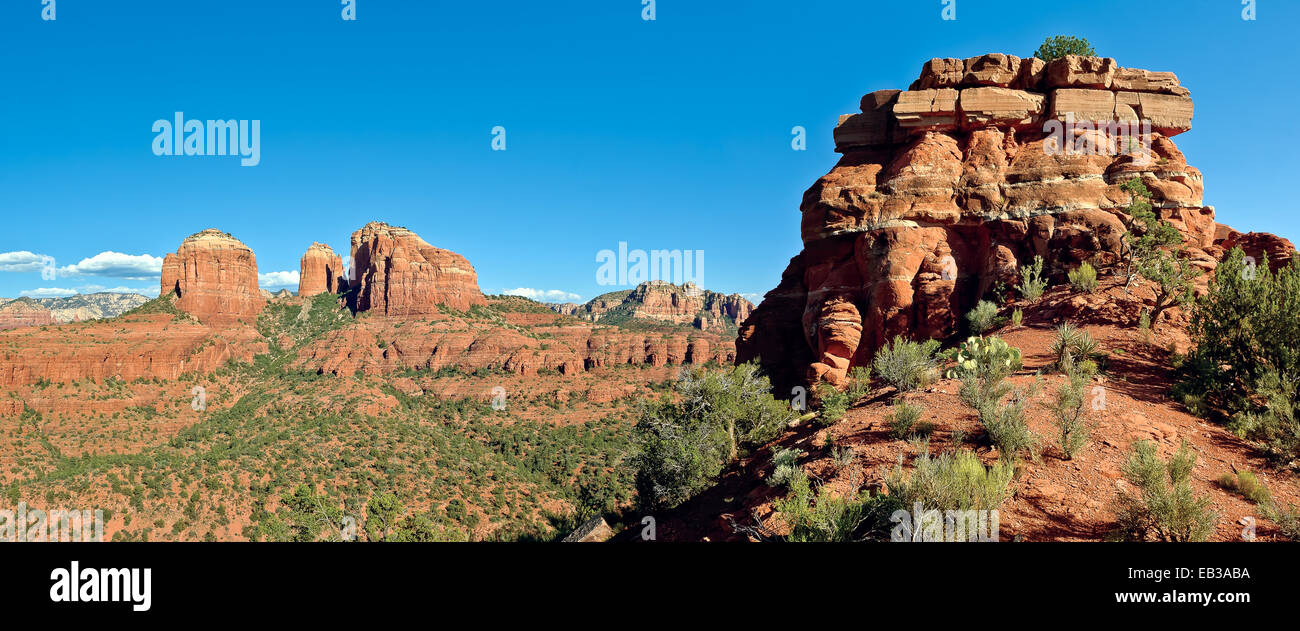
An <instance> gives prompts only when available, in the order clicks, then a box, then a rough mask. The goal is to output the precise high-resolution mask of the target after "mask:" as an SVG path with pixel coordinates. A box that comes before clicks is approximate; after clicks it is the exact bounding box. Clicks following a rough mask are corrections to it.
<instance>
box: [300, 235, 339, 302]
mask: <svg viewBox="0 0 1300 631" xmlns="http://www.w3.org/2000/svg"><path fill="white" fill-rule="evenodd" d="M344 286H346V281H344V279H343V259H342V258H341V257H340V256H339V255H338V254H335V253H334V250H333V248H331V247H330V246H328V245H325V244H322V243H312V244H311V247H308V248H307V252H306V253H305V254H303V255H302V262H301V270H300V272H299V275H298V295H299V296H302V297H304V298H305V297H308V296H315V295H316V294H323V293H331V294H336V293H339V291H341V290H342V289H343V287H344Z"/></svg>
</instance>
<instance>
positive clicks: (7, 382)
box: [0, 314, 267, 387]
mask: <svg viewBox="0 0 1300 631" xmlns="http://www.w3.org/2000/svg"><path fill="white" fill-rule="evenodd" d="M266 350H267V345H266V340H265V339H264V338H262V337H261V336H260V335H258V334H257V331H255V330H253V329H252V327H243V326H240V327H223V328H220V329H214V328H212V327H209V326H206V325H204V324H199V323H195V322H193V321H183V320H180V319H173V317H172V316H169V315H166V314H145V315H132V316H126V317H124V318H121V319H116V320H112V321H104V322H91V323H85V324H66V325H61V326H57V327H49V328H48V329H31V330H23V329H19V330H15V331H5V332H4V333H0V387H18V386H24V385H31V384H34V383H37V382H39V381H51V382H56V383H62V382H69V381H81V380H83V379H89V380H92V381H95V382H102V381H103V380H105V379H109V378H116V379H120V380H124V381H132V380H135V379H154V378H158V379H176V378H177V377H179V376H180V375H181V374H183V373H187V372H189V373H199V374H206V373H209V372H211V371H213V370H216V369H217V368H220V367H221V366H222V365H224V364H225V363H226V362H228V361H230V360H232V359H238V360H240V361H248V360H249V359H251V358H252V357H253V356H254V355H255V354H257V353H265V352H266Z"/></svg>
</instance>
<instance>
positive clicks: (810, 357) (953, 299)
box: [737, 54, 1294, 389]
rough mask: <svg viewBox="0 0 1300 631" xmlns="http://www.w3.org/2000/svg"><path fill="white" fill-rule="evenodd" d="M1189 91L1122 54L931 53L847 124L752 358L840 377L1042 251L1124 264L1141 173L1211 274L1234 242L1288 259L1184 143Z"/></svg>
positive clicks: (789, 374) (1067, 260)
mask: <svg viewBox="0 0 1300 631" xmlns="http://www.w3.org/2000/svg"><path fill="white" fill-rule="evenodd" d="M1189 95H1190V92H1189V91H1188V90H1187V89H1186V88H1184V87H1182V86H1181V85H1180V84H1179V81H1178V78H1177V76H1175V75H1174V74H1173V73H1170V72H1151V71H1147V70H1142V69H1137V68H1123V67H1120V66H1118V65H1117V64H1116V62H1115V60H1114V59H1109V58H1096V57H1075V56H1067V57H1064V58H1061V59H1056V60H1053V61H1052V62H1051V63H1044V62H1043V61H1042V60H1040V59H1036V58H1031V59H1020V58H1017V57H1015V56H1012V55H1003V54H989V55H981V56H979V57H972V58H969V59H964V60H962V59H932V60H930V61H929V62H927V63H925V64H924V66H923V67H922V68H921V73H920V77H919V78H918V79H917V80H916V81H915V82H914V83H913V84H912V85H911V86H910V87H909V89H908V90H906V91H900V90H882V91H877V92H872V93H870V94H867V95H866V96H864V97H863V98H862V102H861V111H860V112H858V113H854V114H848V115H845V116H843V117H841V119H840V123H839V125H838V126H837V127H836V129H835V141H836V151H838V152H839V153H842V154H843V156H842V157H841V159H840V160H839V162H838V164H836V165H835V167H834V168H833V169H831V171H830V173H828V174H827V175H825V176H823V177H822V178H821V179H819V180H818V181H817V182H816V183H815V184H813V186H812V187H811V188H810V189H808V191H807V192H806V193H805V194H804V197H803V203H802V205H801V206H800V210H801V212H802V214H803V218H802V223H801V236H802V239H803V244H804V248H803V251H802V252H801V253H800V254H799V255H797V256H795V257H794V258H793V259H791V260H790V264H789V266H788V267H787V268H786V270H785V272H784V274H783V275H782V278H781V281H780V284H779V285H777V287H776V288H775V289H773V290H772V291H770V292H769V293H768V294H767V295H766V297H765V298H764V300H763V303H762V304H761V306H759V307H758V308H757V309H756V310H755V311H754V314H753V316H752V317H750V318H749V319H748V320H747V321H745V323H744V324H743V325H742V327H741V331H740V335H739V338H738V340H737V352H738V356H739V359H740V360H741V361H746V360H749V359H753V358H755V357H761V358H762V361H763V365H764V368H765V369H766V370H767V371H768V373H769V374H770V375H771V376H772V379H773V381H774V382H775V383H776V384H777V386H778V388H780V389H788V388H789V387H790V386H791V385H793V384H801V383H809V382H815V381H818V380H827V381H831V382H833V383H840V382H841V381H842V380H843V379H844V376H845V374H846V373H847V371H848V370H849V368H850V367H852V366H861V365H865V363H866V362H868V361H870V359H871V357H872V356H873V355H874V354H875V352H876V350H877V349H878V348H880V347H881V345H882V344H884V343H885V342H886V341H887V340H888V339H891V338H892V337H893V336H895V335H904V336H908V337H913V338H940V339H943V338H948V337H950V336H952V335H954V334H955V333H957V332H958V329H959V326H960V324H961V322H960V318H961V317H962V315H963V314H965V313H966V312H967V311H969V310H970V308H971V307H973V306H974V305H975V304H976V302H977V301H979V300H980V299H981V298H983V297H985V296H986V295H990V294H991V293H993V292H997V291H1000V290H1002V288H1006V287H1011V286H1013V285H1015V284H1016V283H1017V282H1018V281H1019V278H1018V270H1019V269H1020V268H1021V266H1022V265H1026V264H1029V263H1031V262H1032V260H1033V259H1034V257H1035V256H1041V257H1043V259H1044V260H1045V263H1046V265H1045V271H1044V274H1045V276H1047V277H1048V278H1049V279H1051V280H1052V281H1061V280H1064V278H1065V275H1066V273H1067V272H1068V271H1069V270H1071V269H1074V268H1075V267H1078V266H1079V265H1080V264H1081V263H1083V262H1085V261H1088V262H1090V263H1092V264H1093V265H1095V266H1098V267H1102V266H1106V265H1110V264H1113V263H1115V262H1116V261H1118V260H1119V258H1120V257H1121V255H1122V247H1123V246H1122V240H1121V238H1122V235H1123V234H1124V232H1125V231H1126V230H1127V226H1128V224H1129V223H1130V222H1131V221H1132V217H1130V216H1128V215H1126V214H1125V212H1124V209H1125V208H1126V207H1127V205H1128V204H1129V203H1130V201H1131V196H1130V194H1129V193H1128V192H1125V191H1124V190H1122V189H1121V188H1120V184H1121V183H1122V182H1124V181H1126V180H1129V179H1132V178H1139V179H1140V180H1141V182H1142V183H1144V184H1145V186H1146V187H1147V188H1149V189H1150V190H1151V191H1152V193H1153V197H1152V204H1153V205H1154V206H1155V208H1156V211H1157V212H1158V213H1159V216H1160V217H1161V218H1163V219H1165V220H1167V221H1168V222H1169V223H1170V224H1172V225H1173V226H1174V227H1175V228H1176V229H1177V230H1178V232H1179V233H1180V234H1181V235H1182V238H1183V240H1184V246H1185V247H1186V251H1187V255H1188V257H1189V259H1190V261H1191V262H1192V263H1193V264H1194V265H1195V266H1196V267H1198V268H1200V269H1201V270H1203V271H1210V270H1213V269H1214V267H1215V266H1216V264H1217V262H1218V260H1219V259H1220V258H1221V257H1222V255H1223V253H1224V252H1225V250H1226V249H1227V248H1230V247H1231V246H1233V245H1241V246H1243V247H1245V249H1246V250H1247V254H1249V255H1251V256H1254V257H1256V258H1257V259H1259V260H1261V261H1262V260H1280V258H1281V257H1284V256H1285V253H1286V252H1289V251H1291V250H1293V249H1294V248H1293V247H1292V246H1291V244H1290V243H1289V242H1286V241H1285V240H1284V239H1280V238H1278V237H1275V236H1272V235H1255V234H1251V235H1241V234H1239V233H1236V232H1235V231H1233V230H1231V229H1230V228H1227V227H1225V226H1222V225H1219V224H1217V223H1216V222H1215V212H1214V208H1213V207H1211V206H1207V205H1205V203H1204V201H1203V199H1202V197H1203V188H1202V178H1201V172H1200V171H1198V170H1197V169H1196V168H1195V167H1192V166H1190V165H1188V163H1187V161H1186V159H1185V158H1184V156H1183V154H1182V152H1181V151H1179V150H1178V147H1177V146H1176V145H1175V144H1174V141H1173V140H1172V137H1173V136H1175V135H1178V134H1181V133H1183V132H1186V131H1188V130H1190V129H1191V127H1192V112H1193V104H1192V99H1191V97H1190V96H1189ZM1119 123H1123V125H1119ZM1144 123H1145V124H1146V126H1145V127H1144ZM1130 124H1131V126H1130ZM1147 129H1149V130H1150V133H1149V135H1144V134H1143V133H1142V132H1145V131H1146V130H1147ZM1134 131H1137V132H1138V133H1136V134H1135V133H1132V132H1134ZM1201 282H1202V283H1203V282H1204V278H1202V280H1201ZM1136 300H1139V301H1145V302H1148V303H1149V302H1151V301H1153V297H1152V296H1150V295H1144V296H1139V297H1137V298H1136ZM1121 311H1123V312H1126V313H1129V314H1130V317H1136V314H1137V311H1138V310H1136V309H1123V310H1121ZM1061 315H1062V316H1064V315H1068V314H1061ZM1169 317H1173V318H1176V317H1178V314H1177V313H1176V310H1175V311H1171V312H1170V313H1169Z"/></svg>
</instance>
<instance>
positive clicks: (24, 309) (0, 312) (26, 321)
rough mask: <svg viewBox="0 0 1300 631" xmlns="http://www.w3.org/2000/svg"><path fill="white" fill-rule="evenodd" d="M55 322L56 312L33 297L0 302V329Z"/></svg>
mask: <svg viewBox="0 0 1300 631" xmlns="http://www.w3.org/2000/svg"><path fill="white" fill-rule="evenodd" d="M54 323H55V320H54V314H53V313H51V312H50V310H49V309H46V308H45V307H43V306H41V305H40V304H39V303H37V302H36V301H35V300H32V299H31V298H18V299H17V300H11V301H9V302H7V303H4V304H0V330H4V329H17V328H21V327H26V326H45V325H47V324H54Z"/></svg>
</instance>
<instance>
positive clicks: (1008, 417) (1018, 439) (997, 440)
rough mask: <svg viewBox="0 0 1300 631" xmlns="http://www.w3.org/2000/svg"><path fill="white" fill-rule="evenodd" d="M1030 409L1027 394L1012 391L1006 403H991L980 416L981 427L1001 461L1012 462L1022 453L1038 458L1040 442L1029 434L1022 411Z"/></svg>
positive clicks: (1033, 435)
mask: <svg viewBox="0 0 1300 631" xmlns="http://www.w3.org/2000/svg"><path fill="white" fill-rule="evenodd" d="M1027 407H1029V393H1028V392H1027V391H1022V390H1012V391H1011V396H1010V398H1009V400H1008V401H1007V402H1006V403H997V402H992V403H988V404H986V405H985V407H984V408H982V409H979V410H977V411H978V412H979V420H980V424H981V425H983V426H984V431H986V432H988V436H989V441H990V442H992V443H993V446H995V447H997V449H998V454H999V456H1000V457H1001V458H1003V459H1004V460H1014V459H1015V458H1016V457H1018V456H1019V455H1020V454H1022V453H1024V454H1027V455H1029V456H1030V457H1031V458H1037V455H1038V443H1039V438H1038V435H1037V434H1034V433H1033V432H1032V431H1030V430H1029V424H1028V423H1027V422H1026V421H1025V409H1026V408H1027Z"/></svg>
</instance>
